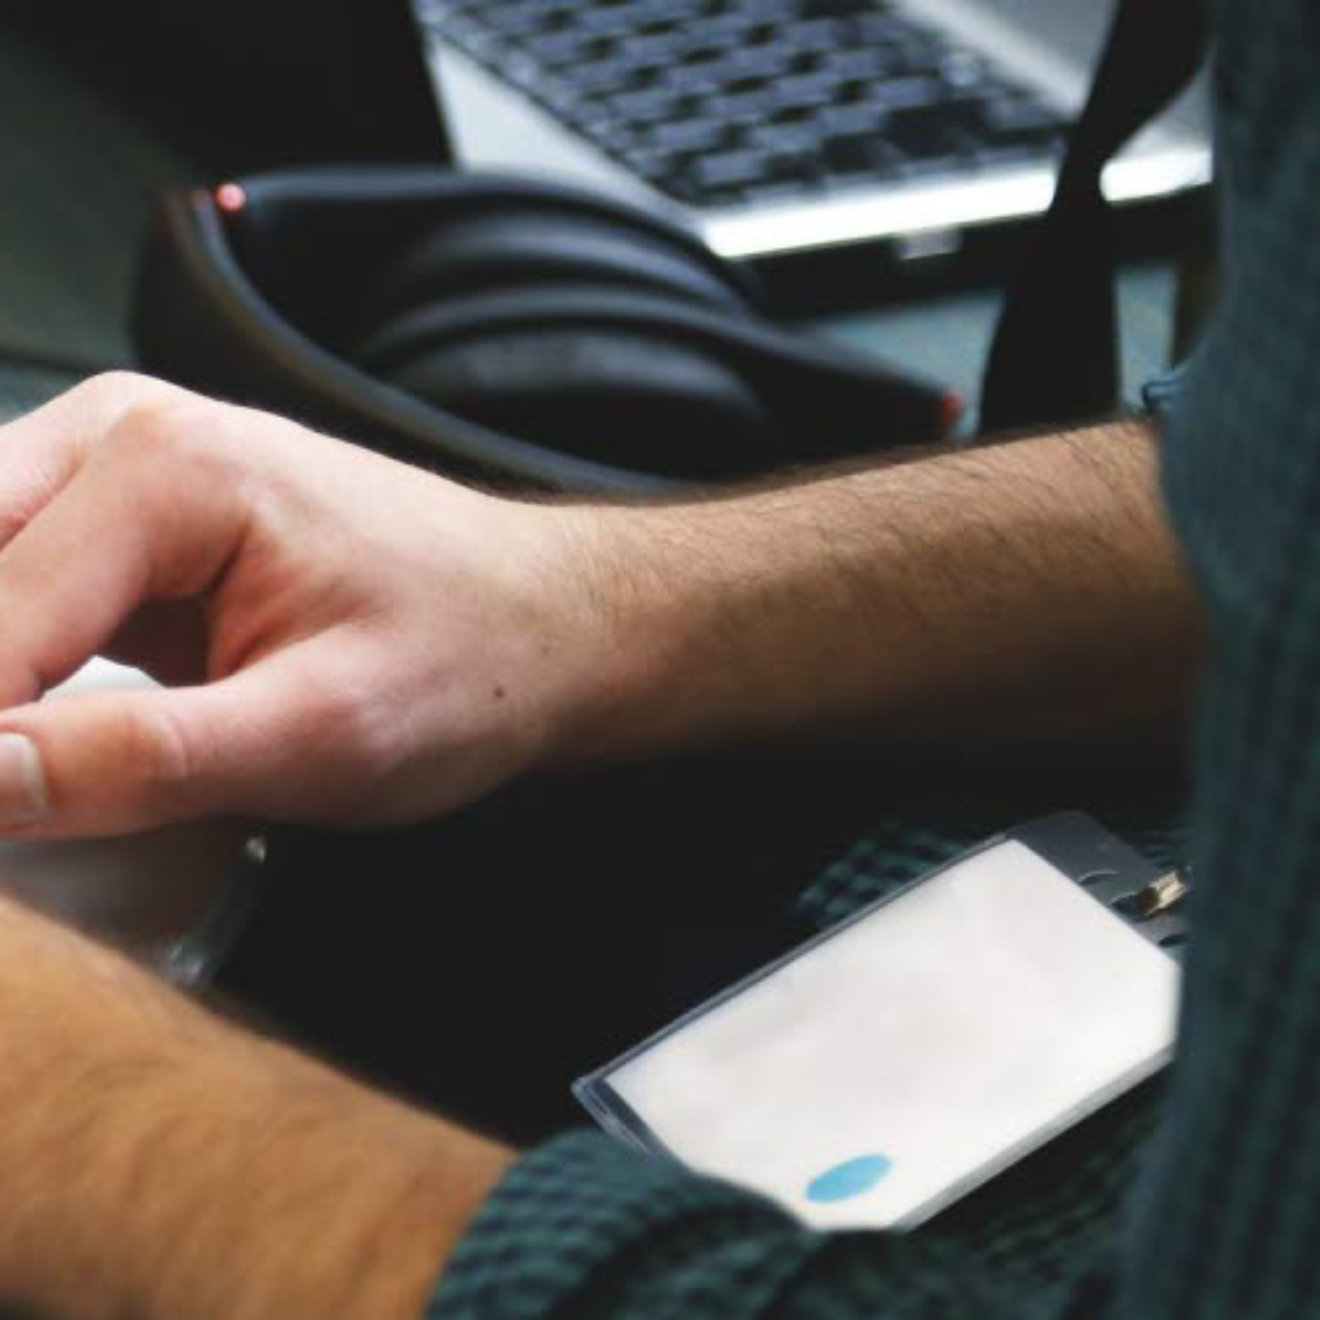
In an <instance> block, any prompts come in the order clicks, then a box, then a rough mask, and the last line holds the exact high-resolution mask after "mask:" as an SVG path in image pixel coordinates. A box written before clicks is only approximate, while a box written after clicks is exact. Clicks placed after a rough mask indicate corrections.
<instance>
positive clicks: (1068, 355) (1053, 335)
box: [981, 0, 1206, 430]
mask: <svg viewBox="0 0 1320 1320" xmlns="http://www.w3.org/2000/svg"><path fill="white" fill-rule="evenodd" d="M1205 37H1206V23H1205V12H1204V0H1119V5H1118V11H1117V13H1116V14H1115V16H1114V21H1113V24H1112V26H1111V28H1110V31H1109V37H1108V40H1107V42H1106V45H1105V50H1104V54H1103V55H1102V56H1101V59H1100V64H1099V66H1098V68H1097V70H1096V75H1095V81H1094V82H1093V83H1092V86H1091V92H1090V95H1089V97H1088V98H1087V102H1086V106H1085V108H1084V109H1083V110H1082V113H1081V115H1080V116H1079V117H1078V119H1077V121H1076V123H1075V124H1074V125H1073V128H1072V132H1071V134H1070V135H1069V140H1068V150H1067V153H1066V155H1065V158H1064V162H1063V166H1062V169H1061V170H1060V173H1059V181H1058V186H1057V188H1056V189H1055V194H1054V200H1053V202H1052V204H1051V205H1050V209H1049V211H1048V212H1047V213H1046V215H1045V216H1044V218H1043V219H1042V221H1041V227H1040V232H1039V234H1038V235H1037V237H1036V239H1035V240H1034V245H1033V250H1032V252H1031V255H1030V258H1029V260H1028V263H1027V265H1026V267H1025V269H1024V270H1023V271H1022V273H1021V275H1020V277H1019V278H1018V279H1017V280H1016V282H1015V283H1014V284H1013V285H1012V286H1011V287H1010V289H1009V293H1008V297H1007V299H1006V301H1005V304H1004V310H1003V313H1002V315H1001V317H1000V320H999V326H998V328H997V330H996V332H995V339H994V343H993V345H992V346H991V349H990V356H989V360H988V362H987V365H986V370H985V378H984V382H983V385H982V394H981V425H982V428H983V429H984V430H1002V429H1005V428H1010V427H1011V428H1023V427H1034V426H1043V425H1057V424H1062V423H1068V422H1076V421H1082V420H1087V419H1091V418H1095V417H1099V416H1102V415H1104V414H1105V413H1109V412H1112V411H1113V409H1114V408H1115V406H1116V404H1117V401H1118V325H1117V319H1116V315H1115V310H1114V235H1113V221H1112V216H1111V214H1110V210H1109V206H1108V204H1107V203H1106V202H1105V200H1104V196H1103V194H1102V192H1101V187H1100V175H1101V171H1102V170H1103V169H1104V167H1105V165H1106V163H1107V162H1108V161H1109V160H1110V158H1111V157H1113V156H1114V155H1115V154H1116V153H1117V152H1118V151H1119V150H1120V149H1121V148H1122V147H1123V145H1124V144H1125V143H1126V142H1127V141H1128V139H1129V138H1130V137H1132V135H1133V134H1134V133H1135V132H1136V131H1137V130H1138V129H1139V128H1141V127H1142V125H1144V124H1145V123H1147V122H1148V121H1149V120H1150V119H1152V118H1153V117H1154V116H1155V115H1156V114H1158V113H1159V112H1160V111H1161V110H1162V109H1163V108H1164V107H1165V106H1166V105H1167V104H1168V103H1169V102H1170V101H1171V100H1172V99H1173V98H1174V97H1175V96H1176V95H1177V94H1178V92H1180V91H1181V90H1182V89H1183V88H1184V87H1185V86H1186V85H1187V83H1188V82H1190V81H1191V79H1192V77H1193V76H1194V75H1195V73H1196V71H1197V69H1198V68H1199V66H1200V63H1201V59H1202V55H1203V53H1204V49H1205Z"/></svg>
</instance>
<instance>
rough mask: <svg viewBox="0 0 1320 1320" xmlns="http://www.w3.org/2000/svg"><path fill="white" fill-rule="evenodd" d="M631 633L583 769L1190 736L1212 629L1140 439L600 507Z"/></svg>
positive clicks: (598, 708)
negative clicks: (741, 756) (747, 743)
mask: <svg viewBox="0 0 1320 1320" xmlns="http://www.w3.org/2000/svg"><path fill="white" fill-rule="evenodd" d="M583 535H584V537H585V538H586V539H587V542H588V544H589V546H590V547H591V553H592V555H593V560H594V563H595V564H596V566H597V577H598V583H599V585H598V586H597V590H596V599H597V606H598V608H599V610H600V611H602V612H603V613H604V614H605V615H606V617H607V618H608V619H609V620H610V621H611V624H612V632H611V634H610V635H611V636H612V639H613V640H612V643H611V645H610V646H609V647H608V648H607V658H606V660H605V661H604V662H603V664H602V666H601V674H600V675H599V676H598V678H599V681H598V682H597V683H596V685H595V688H594V691H593V693H592V695H591V697H590V698H589V699H586V700H584V701H583V703H582V705H581V708H580V711H579V712H578V717H577V722H576V724H575V725H574V726H573V728H572V731H571V736H570V737H568V738H566V739H564V740H563V744H562V745H564V746H566V747H567V748H569V755H570V757H587V758H598V757H605V758H608V757H613V756H620V755H630V754H636V753H640V752H647V751H651V750H654V749H656V748H661V747H665V746H681V745H685V744H693V743H703V742H708V743H713V742H717V741H729V740H738V739H758V738H765V737H770V736H782V735H786V734H791V735H797V736H802V735H806V736H808V737H818V736H822V735H823V736H830V737H833V736H842V737H844V738H854V739H858V740H868V741H873V742H876V743H877V744H878V745H880V746H883V747H886V748H890V749H895V750H898V749H902V750H903V751H904V752H905V753H906V754H913V753H920V752H922V751H932V752H933V751H937V750H938V751H940V752H941V753H942V754H947V753H948V751H949V750H950V749H951V748H956V747H959V746H963V745H967V746H971V745H975V746H977V747H978V748H979V749H980V750H981V751H982V752H985V753H1002V752H1004V751H1005V750H1008V749H1012V748H1022V747H1036V748H1039V747H1048V746H1049V745H1051V744H1053V743H1055V742H1062V741H1063V740H1065V739H1069V738H1073V737H1076V736H1077V735H1080V734H1085V735H1086V736H1087V737H1088V738H1089V739H1094V740H1095V743H1096V744H1097V745H1098V744H1100V743H1105V742H1108V743H1110V744H1114V745H1117V744H1121V743H1126V742H1130V741H1131V739H1132V738H1133V737H1134V736H1139V737H1140V736H1148V735H1150V734H1151V733H1152V732H1154V731H1158V730H1164V731H1165V732H1167V731H1168V730H1169V729H1170V728H1172V727H1173V726H1174V722H1175V718H1176V714H1177V713H1180V712H1181V710H1182V708H1183V706H1184V704H1185V701H1186V697H1187V694H1188V690H1189V688H1190V682H1189V679H1190V674H1191V671H1192V669H1193V667H1194V662H1195V652H1196V645H1197V627H1196V621H1195V612H1194V605H1193V601H1192V594H1191V587H1190V583H1189V582H1188V580H1187V579H1186V577H1185V575H1184V572H1183V569H1182V567H1181V564H1180V562H1179V560H1178V557H1177V554H1176V551H1175V548H1174V546H1173V543H1172V540H1171V537H1170V534H1169V531H1168V529H1167V527H1166V523H1165V518H1164V512H1163V507H1162V503H1161V500H1160V497H1159V494H1158V486H1157V476H1156V457H1155V454H1154V450H1153V444H1152V442H1151V439H1150V437H1149V435H1148V434H1147V433H1146V431H1145V429H1144V428H1143V427H1141V426H1140V425H1139V424H1136V423H1125V424H1116V425H1115V426H1112V427H1107V428H1097V429H1096V430H1092V431H1086V432H1079V433H1075V434H1072V435H1065V436H1052V437H1046V438H1039V439H1025V440H1021V441H1017V442H1014V443H1010V444H1003V445H998V446H994V447H989V448H984V449H978V450H972V451H963V452H955V453H949V454H946V455H942V456H939V457H934V458H930V459H926V460H921V461H916V462H911V463H907V464H902V465H897V466H890V467H882V468H877V469H875V470H872V471H867V472H861V473H855V474H851V475H845V476H839V477H833V478H825V479H822V480H819V481H816V482H813V483H810V484H806V485H798V486H787V487H784V488H782V489H774V490H765V491H761V492H752V493H748V494H744V495H738V496H733V497H730V498H727V499H714V500H710V501H708V502H701V503H694V504H689V505H667V506H653V507H643V508H636V507H619V508H598V509H596V510H594V511H593V513H592V517H591V518H590V519H589V520H588V521H587V523H586V524H585V530H584V533H583Z"/></svg>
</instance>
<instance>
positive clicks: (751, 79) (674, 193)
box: [412, 0, 1210, 263]
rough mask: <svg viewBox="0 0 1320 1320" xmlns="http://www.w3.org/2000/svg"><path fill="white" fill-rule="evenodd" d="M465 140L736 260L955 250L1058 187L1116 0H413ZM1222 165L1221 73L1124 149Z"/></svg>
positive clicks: (1024, 216)
mask: <svg viewBox="0 0 1320 1320" xmlns="http://www.w3.org/2000/svg"><path fill="white" fill-rule="evenodd" d="M412 3H413V7H414V13H415V17H416V19H417V22H418V24H419V26H420V29H421V32H422V34H423V39H424V43H425V49H426V54H427V59H428V64H429V67H430V71H431V75H432V77H433V79H434V82H435V85H436V89H437V92H438V95H439V97H440V99H441V103H442V106H443V108H444V114H445V120H446V125H447V128H448V131H449V134H450V137H451V142H452V146H453V150H454V154H455V158H456V159H457V160H458V161H459V162H460V163H462V164H465V165H470V166H473V167H480V168H494V169H510V170H515V171H519V172H530V173H533V174H545V175H550V176H552V177H555V178H558V179H560V180H572V181H578V182H581V183H584V184H587V185H591V186H595V187H597V188H602V189H605V190H607V191H609V192H612V193H615V194H617V195H619V196H622V197H626V198H631V199H633V200H635V201H636V200H640V201H642V202H643V203H644V204H646V205H649V206H651V207H654V208H656V209H657V210H659V211H661V212H665V213H669V214H673V215H677V216H681V217H684V218H686V219H687V220H689V221H691V222H692V223H693V224H695V226H696V227H697V229H698V230H699V231H700V232H701V234H702V235H703V236H704V238H705V239H706V241H707V242H708V243H709V244H710V245H711V247H713V248H714V249H715V250H716V251H717V252H719V253H721V254H722V255H724V256H727V257H731V258H749V259H758V258H771V259H775V258H789V259H792V258H793V257H794V256H795V254H806V253H812V252H820V251H821V250H824V249H837V248H846V247H848V246H851V245H857V244H874V243H876V242H882V243H884V244H886V245H887V246H888V247H889V248H890V249H891V250H892V253H893V255H895V256H896V257H897V258H898V259H899V261H900V263H901V262H903V261H914V260H916V259H919V258H922V257H929V256H933V255H941V256H942V255H947V254H950V253H953V252H956V251H957V250H958V249H959V248H960V247H961V246H962V245H963V243H964V241H965V240H966V239H967V238H968V237H969V236H970V235H972V234H974V233H977V232H978V231H987V230H992V229H994V227H997V226H998V227H1003V226H1009V225H1014V224H1018V225H1020V224H1021V222H1023V221H1029V220H1030V219H1031V217H1033V216H1035V215H1038V214H1039V213H1040V212H1041V211H1042V210H1043V209H1044V208H1045V207H1046V206H1047V205H1048V203H1049V199H1050V195H1051V191H1052V186H1053V179H1054V174H1055V170H1056V168H1057V164H1058V161H1059V159H1060V156H1061V149H1062V143H1063V134H1064V132H1065V129H1066V126H1067V123H1068V122H1069V120H1070V119H1071V117H1072V116H1073V115H1075V113H1076V112H1077V110H1078V109H1079V108H1080V106H1081V104H1082V102H1083V100H1084V99H1085V95H1086V91H1087V88H1088V87H1089V84H1090V76H1091V70H1092V68H1093V65H1094V62H1095V60H1096V57H1097V56H1098V53H1099V50H1100V48H1101V45H1102V44H1103V40H1104V36H1105V32H1106V30H1107V26H1108V22H1109V18H1110V13H1111V7H1112V6H1111V3H1110V0H1102V2H1099V0H597V2H596V3H583V2H582V0H412ZM1209 178H1210V148H1209V132H1208V127H1207V114H1206V97H1205V92H1204V88H1203V87H1201V86H1198V87H1195V88H1193V89H1192V91H1191V92H1190V93H1189V94H1188V95H1186V96H1184V97H1183V98H1182V99H1181V100H1180V101H1179V103H1178V104H1177V105H1176V106H1174V107H1173V108H1172V109H1171V111H1170V112H1169V113H1168V114H1166V115H1165V116H1164V117H1163V118H1162V119H1161V120H1160V121H1158V122H1157V123H1156V124H1154V125H1152V126H1151V127H1149V128H1148V129H1146V130H1145V131H1144V132H1143V133H1142V134H1141V135H1140V136H1139V137H1138V138H1137V139H1135V140H1134V142H1133V143H1132V144H1131V145H1130V146H1129V148H1128V149H1127V150H1126V151H1125V152H1124V153H1123V154H1122V155H1121V156H1119V157H1118V158H1116V159H1115V160H1114V161H1113V162H1111V164H1110V166H1109V167H1108V170H1107V172H1106V175H1105V179H1104V184H1105V190H1106V193H1107V195H1108V196H1109V198H1110V200H1111V201H1113V202H1114V203H1116V204H1119V205H1120V206H1123V207H1133V208H1135V207H1139V206H1141V205H1143V204H1149V203H1152V202H1160V201H1164V200H1167V199H1170V198H1174V197H1177V196H1179V195H1181V194H1184V193H1188V192H1190V191H1193V190H1196V189H1199V188H1201V187H1202V186H1203V185H1205V184H1206V183H1207V182H1208V180H1209Z"/></svg>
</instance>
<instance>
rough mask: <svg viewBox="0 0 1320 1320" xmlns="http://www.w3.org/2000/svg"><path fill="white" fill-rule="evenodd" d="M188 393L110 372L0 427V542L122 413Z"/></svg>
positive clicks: (30, 514)
mask: <svg viewBox="0 0 1320 1320" xmlns="http://www.w3.org/2000/svg"><path fill="white" fill-rule="evenodd" d="M188 397H190V396H188V395H187V394H186V393H185V392H184V391H182V390H178V389H175V388H174V387H173V386H171V385H166V384H165V383H164V382H162V381H156V380H151V379H149V378H148V377H145V376H134V375H131V374H129V373H127V372H111V373H108V374H106V375H104V376H98V377H96V378H95V379H93V380H89V381H86V382H84V383H83V384H81V385H78V386H76V387H75V388H74V389H71V390H68V391H67V392H66V393H64V394H61V395H60V396H59V397H58V398H56V399H53V400H52V401H51V402H50V403H47V404H45V405H44V406H43V407H41V408H37V409H35V410H34V411H32V412H30V413H27V414H26V415H24V416H23V417H20V418H18V420H17V421H13V422H10V423H8V424H7V425H5V426H2V427H0V547H3V546H4V545H6V544H7V543H8V542H9V541H10V540H11V539H12V538H13V537H14V536H15V535H17V534H18V532H20V531H21V530H22V529H23V527H24V526H26V525H27V523H28V522H29V521H30V520H31V519H32V518H33V517H34V516H35V515H36V514H37V512H38V511H39V510H40V509H42V508H43V507H44V506H45V505H46V504H47V503H48V502H49V501H50V500H51V499H52V498H53V497H54V495H55V494H56V493H57V492H58V491H59V490H61V489H62V488H63V486H64V485H65V483H66V482H67V481H68V480H69V479H70V478H71V477H72V475H73V473H74V472H75V471H77V469H78V467H79V466H80V465H81V464H82V462H83V459H84V458H85V457H86V455H87V453H88V452H89V450H90V449H91V447H92V446H94V445H95V443H96V442H97V441H98V440H100V439H101V438H102V437H103V436H105V435H107V434H108V433H109V432H111V431H112V430H114V428H115V427H116V426H117V425H118V424H119V423H120V422H121V421H122V420H123V418H124V417H125V416H126V415H127V414H130V413H131V412H133V411H134V410H142V409H149V408H152V407H155V406H158V405H160V404H165V403H168V402H171V401H175V402H177V401H178V400H180V399H186V398H188Z"/></svg>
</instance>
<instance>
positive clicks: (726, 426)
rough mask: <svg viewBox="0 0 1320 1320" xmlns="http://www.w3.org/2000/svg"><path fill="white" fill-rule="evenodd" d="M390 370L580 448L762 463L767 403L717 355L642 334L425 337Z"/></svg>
mask: <svg viewBox="0 0 1320 1320" xmlns="http://www.w3.org/2000/svg"><path fill="white" fill-rule="evenodd" d="M382 374H384V375H385V377H386V379H387V380H388V381H389V382H390V383H391V384H393V385H395V386H397V387H398V388H400V389H403V390H406V391H409V392H410V393H412V394H416V395H419V396H421V397H422V398H425V399H426V400H428V401H429V402H430V403H433V404H434V405H436V406H437V407H440V408H443V409H446V410H448V411H451V412H454V413H457V414H458V415H459V416H460V417H464V418H466V419H467V420H469V421H473V422H478V423H480V424H482V425H484V426H487V427H491V428H493V429H495V430H498V431H502V432H505V433H508V434H511V435H515V436H517V437H518V438H519V439H521V440H527V441H531V442H532V443H535V444H541V445H546V446H549V447H551V448H553V449H556V450H559V451H560V452H563V453H568V454H572V455H574V456H575V457H578V458H585V459H593V460H598V461H603V462H618V461H619V458H620V455H626V456H627V462H628V465H629V466H630V467H633V468H637V469H641V470H644V471H649V472H653V473H657V474H661V475H665V476H672V477H679V478H688V479H692V480H698V479H704V478H716V477H729V476H736V475H740V474H744V473H750V472H754V471H758V470H762V469H764V468H765V467H766V466H768V465H769V464H770V463H772V462H774V460H775V457H776V454H777V452H778V449H779V447H780V446H779V443H778V430H779V428H778V426H777V424H776V422H775V419H774V418H773V416H771V415H770V413H769V412H768V411H767V409H766V406H765V404H764V401H763V400H762V399H761V398H760V397H758V395H757V393H756V391H755V390H753V389H752V388H751V387H750V386H749V385H748V384H747V383H746V382H745V381H744V380H742V379H741V378H740V377H739V376H738V374H737V373H736V372H734V371H732V370H730V369H729V368H728V367H726V366H725V365H724V364H722V363H721V362H719V361H718V360H716V359H713V358H712V357H711V356H710V355H708V354H704V353H702V352H700V351H699V350H695V349H692V348H689V347H687V346H685V345H682V344H677V343H674V342H672V341H668V340H665V339H663V338H659V337H656V336H652V335H646V334H642V333H636V332H618V331H608V332H607V331H604V330H593V329H590V328H581V329H562V328H560V329H555V330H553V331H548V330H536V329H525V330H508V329H505V330H501V331H499V332H496V333H492V334H489V335H482V334H475V335H471V336H468V337H465V338H462V339H459V340H455V341H448V342H445V343H442V344H434V343H433V344H430V345H422V346H419V347H417V348H415V349H414V351H412V352H411V353H409V354H407V355H405V356H403V357H402V358H400V359H398V360H397V361H396V362H395V364H394V365H393V366H392V367H390V368H389V369H388V370H387V371H385V372H383V373H382Z"/></svg>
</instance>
